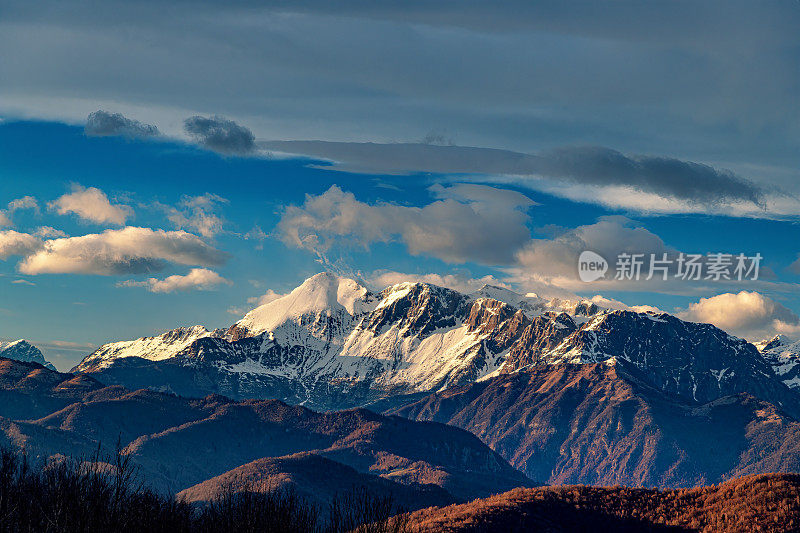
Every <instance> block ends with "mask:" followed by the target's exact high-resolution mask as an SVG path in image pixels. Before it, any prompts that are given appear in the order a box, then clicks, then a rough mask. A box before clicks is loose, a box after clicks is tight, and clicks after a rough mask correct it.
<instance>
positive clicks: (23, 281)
mask: <svg viewBox="0 0 800 533" xmlns="http://www.w3.org/2000/svg"><path fill="white" fill-rule="evenodd" d="M11 283H13V284H15V285H31V286H33V285H36V284H35V283H33V282H31V281H28V280H27V279H15V280H14V281H12V282H11Z"/></svg>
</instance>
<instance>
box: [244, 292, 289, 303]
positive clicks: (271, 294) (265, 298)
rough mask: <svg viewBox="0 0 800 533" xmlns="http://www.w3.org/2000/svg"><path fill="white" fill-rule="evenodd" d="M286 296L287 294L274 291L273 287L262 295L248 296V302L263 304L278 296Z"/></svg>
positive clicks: (272, 300)
mask: <svg viewBox="0 0 800 533" xmlns="http://www.w3.org/2000/svg"><path fill="white" fill-rule="evenodd" d="M284 296H286V294H280V293H277V292H275V291H273V290H272V289H269V290H267V292H265V293H264V294H262V295H261V296H253V297H252V298H248V299H247V303H249V304H254V305H256V306H261V305H264V304H268V303H270V302H274V301H275V300H277V299H278V298H283V297H284Z"/></svg>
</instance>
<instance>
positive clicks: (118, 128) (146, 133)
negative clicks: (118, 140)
mask: <svg viewBox="0 0 800 533" xmlns="http://www.w3.org/2000/svg"><path fill="white" fill-rule="evenodd" d="M83 131H84V133H85V134H86V135H89V136H91V137H107V136H119V137H127V138H129V139H143V138H147V137H157V136H158V135H159V131H158V128H156V127H155V126H153V125H151V124H143V123H141V122H139V121H138V120H133V119H130V118H127V117H125V116H123V115H122V114H120V113H108V112H106V111H95V112H94V113H91V114H89V117H88V118H87V119H86V126H84V128H83Z"/></svg>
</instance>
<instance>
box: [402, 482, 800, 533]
mask: <svg viewBox="0 0 800 533" xmlns="http://www.w3.org/2000/svg"><path fill="white" fill-rule="evenodd" d="M410 521H411V524H412V526H413V527H414V528H415V530H416V531H418V532H459V531H476V532H480V531H487V532H488V531H503V532H512V531H598V530H601V529H602V530H607V531H702V532H715V533H716V532H722V533H725V532H741V531H759V532H778V531H797V530H800V475H797V474H761V475H755V476H748V477H744V478H739V479H734V480H731V481H728V482H725V483H722V484H720V485H712V486H708V487H700V488H693V489H675V490H663V491H660V490H654V489H632V488H626V487H586V486H578V485H576V486H565V487H540V488H535V489H514V490H512V491H509V492H506V493H504V494H500V495H498V496H493V497H491V498H486V499H481V500H475V501H473V502H470V503H466V504H461V505H451V506H449V507H443V508H429V509H423V510H421V511H417V512H416V513H413V514H412V515H411V517H410Z"/></svg>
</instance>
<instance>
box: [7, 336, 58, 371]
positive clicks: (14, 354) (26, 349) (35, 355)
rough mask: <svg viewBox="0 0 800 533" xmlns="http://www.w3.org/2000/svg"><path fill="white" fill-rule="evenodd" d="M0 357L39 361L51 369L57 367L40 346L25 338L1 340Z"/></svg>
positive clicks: (29, 361)
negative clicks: (46, 357)
mask: <svg viewBox="0 0 800 533" xmlns="http://www.w3.org/2000/svg"><path fill="white" fill-rule="evenodd" d="M0 357H5V358H6V359H14V360H16V361H23V362H26V363H39V364H40V365H42V366H44V367H46V368H49V369H50V370H55V369H56V367H54V366H53V365H52V364H51V363H50V362H49V361H48V360H47V359H45V358H44V355H43V354H42V352H41V350H39V348H37V347H36V346H34V345H33V344H31V343H29V342H28V341H26V340H23V339H19V340H16V341H11V342H2V341H0Z"/></svg>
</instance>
